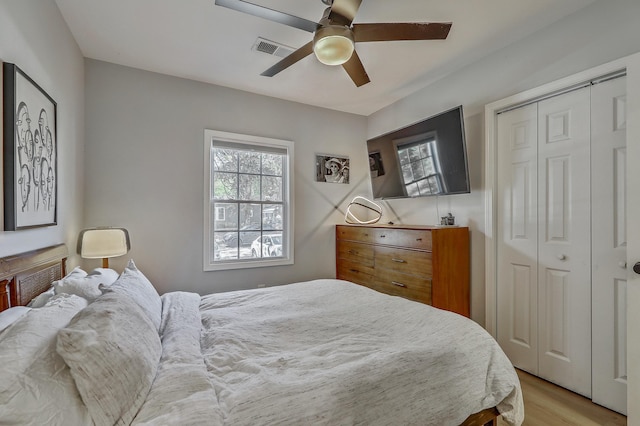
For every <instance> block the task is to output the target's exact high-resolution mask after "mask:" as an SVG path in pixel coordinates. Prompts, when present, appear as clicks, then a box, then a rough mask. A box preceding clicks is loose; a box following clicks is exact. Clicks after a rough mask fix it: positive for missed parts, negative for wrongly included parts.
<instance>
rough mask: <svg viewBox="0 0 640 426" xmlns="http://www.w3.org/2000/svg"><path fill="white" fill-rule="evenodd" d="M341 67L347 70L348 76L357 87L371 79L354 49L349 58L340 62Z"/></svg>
mask: <svg viewBox="0 0 640 426" xmlns="http://www.w3.org/2000/svg"><path fill="white" fill-rule="evenodd" d="M342 67H343V68H344V69H345V71H347V74H349V77H351V80H353V82H354V83H355V85H356V86H357V87H360V86H363V85H365V84H367V83H369V82H370V81H371V80H369V76H368V75H367V71H365V69H364V65H362V61H360V57H359V56H358V53H356V51H355V50H354V51H353V54H352V55H351V59H349V60H348V61H347V62H345V63H344V64H342Z"/></svg>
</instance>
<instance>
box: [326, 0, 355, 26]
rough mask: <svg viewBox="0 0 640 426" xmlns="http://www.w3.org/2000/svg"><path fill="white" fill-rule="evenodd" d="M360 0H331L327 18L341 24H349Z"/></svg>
mask: <svg viewBox="0 0 640 426" xmlns="http://www.w3.org/2000/svg"><path fill="white" fill-rule="evenodd" d="M360 3H362V0H333V3H332V4H331V12H330V13H329V20H330V21H332V22H334V23H337V24H338V23H339V24H342V25H347V26H349V25H351V23H352V22H353V19H354V18H355V17H356V13H358V9H359V8H360Z"/></svg>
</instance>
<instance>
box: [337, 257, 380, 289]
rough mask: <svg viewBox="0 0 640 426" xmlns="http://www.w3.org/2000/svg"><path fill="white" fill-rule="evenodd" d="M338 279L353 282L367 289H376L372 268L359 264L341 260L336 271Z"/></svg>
mask: <svg viewBox="0 0 640 426" xmlns="http://www.w3.org/2000/svg"><path fill="white" fill-rule="evenodd" d="M336 278H338V279H339V280H346V281H351V282H352V283H356V284H362V285H365V286H367V287H374V285H375V278H374V270H373V267H372V266H366V265H363V264H361V263H358V262H352V261H349V260H341V261H340V262H339V263H338V268H337V270H336Z"/></svg>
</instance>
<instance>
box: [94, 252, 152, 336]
mask: <svg viewBox="0 0 640 426" xmlns="http://www.w3.org/2000/svg"><path fill="white" fill-rule="evenodd" d="M100 289H101V290H102V291H103V293H108V292H115V293H120V294H124V295H126V296H128V297H130V298H131V299H132V300H133V301H135V302H136V303H137V304H138V305H140V307H141V308H142V310H143V311H144V313H145V314H146V315H147V317H149V319H150V320H151V322H152V323H153V325H154V326H155V327H156V331H158V332H159V331H160V320H161V318H162V299H160V295H159V294H158V292H157V291H156V289H155V288H154V287H153V284H151V282H150V281H149V280H148V279H147V277H145V276H144V274H143V273H142V272H140V271H139V270H138V268H136V264H135V263H134V262H133V259H132V260H130V261H129V264H128V265H127V267H126V268H124V271H123V272H122V274H120V277H119V278H118V279H117V280H116V282H114V283H113V284H112V285H110V286H100Z"/></svg>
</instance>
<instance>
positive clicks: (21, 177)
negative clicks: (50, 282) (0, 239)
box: [3, 62, 58, 231]
mask: <svg viewBox="0 0 640 426" xmlns="http://www.w3.org/2000/svg"><path fill="white" fill-rule="evenodd" d="M3 72H4V78H3V89H4V90H3V107H4V113H3V120H4V135H3V137H4V148H3V178H4V230H5V231H16V230H20V229H27V228H34V227H38V226H51V225H55V224H56V211H57V210H56V207H57V201H58V200H57V195H58V194H57V188H58V185H57V182H58V171H57V163H58V158H57V143H58V141H57V136H56V127H57V124H56V118H57V117H56V115H57V104H56V102H55V101H54V100H53V99H52V98H51V96H49V95H48V94H47V93H46V92H45V91H44V90H43V89H42V88H41V87H40V86H38V84H37V83H36V82H35V81H33V80H32V79H31V78H30V77H29V76H28V75H27V74H25V73H24V72H23V71H22V70H21V69H20V68H18V67H17V66H16V65H15V64H10V63H7V62H5V63H4V64H3Z"/></svg>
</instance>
